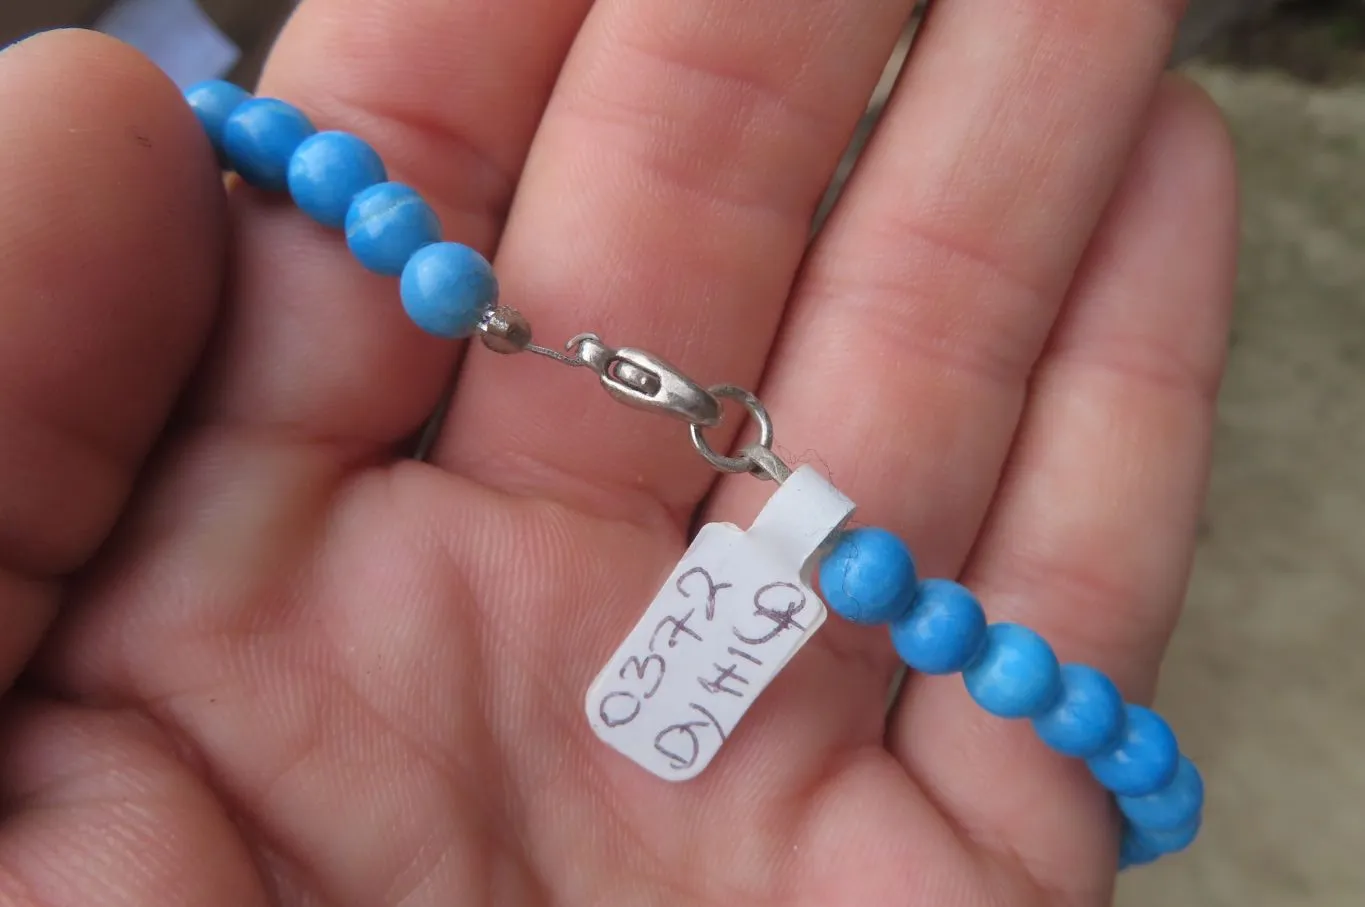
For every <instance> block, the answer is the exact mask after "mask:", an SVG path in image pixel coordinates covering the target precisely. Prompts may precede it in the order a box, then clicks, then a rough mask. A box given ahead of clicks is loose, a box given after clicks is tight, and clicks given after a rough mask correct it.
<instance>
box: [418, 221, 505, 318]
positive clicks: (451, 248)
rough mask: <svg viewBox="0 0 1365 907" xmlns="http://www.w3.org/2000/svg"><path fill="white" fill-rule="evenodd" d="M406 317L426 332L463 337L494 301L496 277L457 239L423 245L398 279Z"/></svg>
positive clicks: (479, 257)
mask: <svg viewBox="0 0 1365 907" xmlns="http://www.w3.org/2000/svg"><path fill="white" fill-rule="evenodd" d="M398 289H399V292H400V293H401V294H402V296H403V308H404V309H405V310H406V311H407V313H408V317H409V318H411V319H412V320H413V322H414V323H415V324H416V325H417V326H418V327H419V328H421V329H422V330H424V331H426V332H427V333H428V334H435V335H436V336H438V337H446V338H449V339H455V338H459V337H468V336H469V335H470V334H472V333H474V330H475V329H476V328H477V327H478V326H479V321H480V320H481V319H482V318H483V316H484V315H485V314H487V313H488V312H489V311H490V310H492V308H493V307H494V306H495V305H497V302H498V280H497V278H496V277H495V276H493V267H492V266H491V265H490V264H489V263H488V262H487V261H486V260H485V259H484V257H483V256H482V255H480V254H479V253H478V252H475V251H474V250H473V249H471V248H469V247H468V246H462V245H460V244H459V243H453V242H442V243H436V244H435V245H431V246H424V247H422V248H421V249H418V250H417V253H416V254H415V255H413V256H412V258H410V259H408V263H407V265H406V266H405V267H404V268H403V276H402V278H401V279H400V281H399V284H398Z"/></svg>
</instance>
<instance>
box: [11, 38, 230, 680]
mask: <svg viewBox="0 0 1365 907" xmlns="http://www.w3.org/2000/svg"><path fill="white" fill-rule="evenodd" d="M0 148H3V149H5V165H4V168H3V170H0V691H2V690H4V689H5V688H7V687H8V686H9V685H10V683H11V682H12V681H13V679H14V677H15V675H16V674H17V673H18V672H19V670H20V669H21V668H22V666H23V663H24V661H25V660H26V659H27V658H28V656H29V655H30V654H31V652H32V650H33V648H34V647H35V646H36V644H37V642H38V639H39V637H40V636H41V634H42V632H43V630H44V628H45V627H46V626H47V624H48V622H49V621H50V619H51V617H52V615H53V613H54V611H55V608H56V606H57V602H58V600H59V598H60V595H61V581H62V578H63V577H65V576H66V575H69V574H70V573H71V572H73V571H75V570H77V569H79V568H80V567H81V566H82V565H83V564H84V563H85V562H86V561H87V560H88V559H89V558H90V557H91V556H92V555H93V554H94V552H95V551H96V549H97V548H98V547H99V546H100V544H101V543H102V542H103V540H104V538H105V536H106V535H107V534H108V533H109V531H110V529H111V528H112V526H113V524H114V522H115V520H116V519H117V518H118V515H119V512H120V511H121V510H122V508H123V506H124V502H125V500H126V499H127V497H128V494H129V491H130V489H131V488H132V485H133V482H134V480H135V478H136V475H137V472H138V470H139V468H140V465H141V463H142V460H143V458H144V457H145V456H146V455H147V452H148V451H149V449H150V448H151V446H152V444H153V443H154V441H155V439H156V437H157V435H158V434H159V433H160V431H161V429H162V427H163V425H164V423H165V420H166V418H167V416H168V413H169V411H170V409H171V407H172V406H173V405H174V402H175V399H176V397H177V395H178V393H179V390H180V387H181V385H182V384H183V383H184V381H185V380H186V377H187V376H188V374H189V372H190V370H191V369H192V368H193V366H194V363H195V360H196V359H197V357H198V353H199V349H200V347H201V346H202V344H203V341H204V339H205V336H206V335H207V332H208V329H209V326H210V324H211V322H212V318H213V311H214V306H215V304H216V300H217V296H218V292H219V282H220V280H221V275H222V267H223V265H222V258H223V249H224V242H223V233H224V223H225V221H224V215H223V201H222V196H223V190H222V184H221V182H220V179H219V176H218V174H216V173H215V172H214V170H213V167H212V165H211V162H212V160H213V156H212V153H211V152H210V151H208V149H207V147H206V141H205V139H204V138H203V136H202V135H201V134H200V130H199V128H198V125H197V123H196V121H195V118H194V116H193V115H192V114H191V113H190V111H189V109H188V107H187V106H186V105H185V104H184V102H183V101H182V100H181V97H180V93H179V92H178V91H177V90H176V88H175V86H174V85H173V84H172V83H171V82H170V80H168V79H167V78H166V77H165V76H164V75H162V73H161V72H160V71H159V70H157V69H156V68H155V67H154V66H153V65H152V64H151V63H149V62H148V61H147V60H145V59H144V58H143V57H142V56H141V55H139V54H138V53H137V52H136V51H134V50H132V49H130V48H128V47H126V46H125V45H123V44H119V43H117V42H115V41H113V40H111V39H108V38H104V37H102V36H99V35H96V34H94V33H92V32H81V31H65V32H54V33H47V34H43V35H39V36H38V37H35V38H31V39H29V40H28V41H25V42H22V43H20V44H17V45H14V46H13V47H11V48H9V49H7V50H5V51H4V52H3V53H0Z"/></svg>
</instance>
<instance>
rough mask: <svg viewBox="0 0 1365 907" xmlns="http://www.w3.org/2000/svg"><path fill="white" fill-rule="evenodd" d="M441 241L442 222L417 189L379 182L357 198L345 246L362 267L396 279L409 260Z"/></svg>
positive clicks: (347, 222)
mask: <svg viewBox="0 0 1365 907" xmlns="http://www.w3.org/2000/svg"><path fill="white" fill-rule="evenodd" d="M440 238H441V221H440V220H439V219H438V218H437V217H436V212H435V211H433V210H431V206H430V205H428V204H427V203H426V202H425V201H423V199H422V196H420V195H418V194H417V192H416V190H414V189H410V188H409V187H407V186H404V185H403V184H402V183H380V184H379V185H377V186H371V187H370V188H368V189H366V190H364V191H363V192H361V193H360V194H359V195H357V196H356V197H355V200H354V201H352V202H351V207H350V209H349V210H348V211H347V212H346V245H348V246H349V247H350V249H351V254H352V255H354V256H355V257H356V259H357V260H359V261H360V263H361V264H362V265H364V266H365V267H366V268H368V269H369V270H371V271H374V272H375V273H377V274H386V275H388V276H390V277H397V276H398V275H400V274H402V273H403V267H404V265H406V264H407V263H408V259H410V258H412V256H413V255H414V254H416V252H417V250H418V249H420V248H422V247H423V246H429V245H431V244H432V243H434V242H437V241H438V240H440Z"/></svg>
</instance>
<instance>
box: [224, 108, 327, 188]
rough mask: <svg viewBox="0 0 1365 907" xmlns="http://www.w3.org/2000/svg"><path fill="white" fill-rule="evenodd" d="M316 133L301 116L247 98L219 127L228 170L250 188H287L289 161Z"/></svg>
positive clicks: (306, 119) (298, 112)
mask: <svg viewBox="0 0 1365 907" xmlns="http://www.w3.org/2000/svg"><path fill="white" fill-rule="evenodd" d="M315 131H316V130H315V129H314V128H313V124H312V123H310V122H309V121H308V118H307V117H306V116H304V115H303V113H302V112H301V111H300V110H299V109H298V108H296V107H294V106H293V105H291V104H286V103H285V102H284V101H280V100H277V99H276V98H251V99H250V100H247V101H243V102H242V103H241V104H239V105H237V109H236V110H234V111H232V113H231V114H230V115H229V116H228V118H227V122H226V123H224V124H223V149H224V150H225V151H226V152H227V158H228V162H229V163H230V164H231V165H232V169H233V170H236V171H237V173H238V174H240V175H241V177H242V179H244V180H246V181H247V182H248V183H250V184H251V185H253V186H256V187H258V188H261V189H268V190H270V191H272V192H283V191H285V190H286V189H288V188H289V159H290V158H291V157H293V156H294V151H295V150H296V149H297V148H298V147H299V145H301V144H303V140H304V139H306V138H308V137H309V136H310V135H312V134H313V133H314V132H315Z"/></svg>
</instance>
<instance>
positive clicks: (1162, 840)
mask: <svg viewBox="0 0 1365 907" xmlns="http://www.w3.org/2000/svg"><path fill="white" fill-rule="evenodd" d="M1202 824H1203V816H1201V815H1196V816H1195V817H1194V818H1192V819H1190V821H1188V822H1186V823H1185V824H1184V825H1180V826H1178V827H1176V828H1171V829H1167V830H1164V831H1157V830H1154V829H1150V828H1139V827H1137V826H1136V825H1129V826H1128V830H1129V831H1131V833H1132V836H1133V837H1134V838H1135V839H1136V842H1137V844H1138V845H1139V846H1140V847H1141V849H1142V850H1143V851H1145V852H1148V853H1151V852H1156V853H1157V854H1158V855H1165V854H1170V853H1180V852H1181V851H1182V850H1184V849H1186V848H1187V847H1189V846H1190V845H1191V844H1193V843H1194V839H1195V838H1197V837H1199V827H1200V825H1202ZM1125 834H1127V832H1125Z"/></svg>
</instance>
